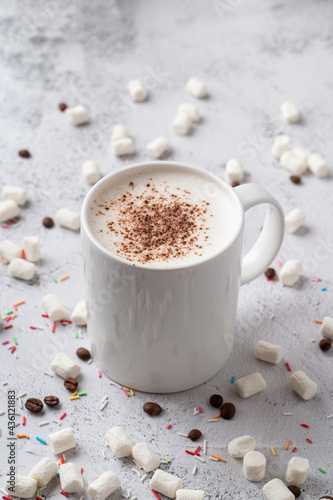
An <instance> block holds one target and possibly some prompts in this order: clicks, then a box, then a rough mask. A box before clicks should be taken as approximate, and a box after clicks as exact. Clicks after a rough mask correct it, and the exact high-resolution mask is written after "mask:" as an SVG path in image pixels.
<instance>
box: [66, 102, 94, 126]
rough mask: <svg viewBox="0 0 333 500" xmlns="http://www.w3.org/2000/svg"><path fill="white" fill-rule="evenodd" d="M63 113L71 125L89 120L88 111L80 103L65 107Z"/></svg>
mask: <svg viewBox="0 0 333 500" xmlns="http://www.w3.org/2000/svg"><path fill="white" fill-rule="evenodd" d="M65 114H66V116H67V118H68V121H69V123H71V124H72V125H82V124H83V123H87V122H89V115H88V111H87V109H86V108H85V107H84V106H82V104H79V105H78V106H74V107H73V108H67V109H65Z"/></svg>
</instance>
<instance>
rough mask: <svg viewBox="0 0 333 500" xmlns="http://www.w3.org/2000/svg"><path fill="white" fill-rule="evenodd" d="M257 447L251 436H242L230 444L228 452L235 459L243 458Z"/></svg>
mask: <svg viewBox="0 0 333 500" xmlns="http://www.w3.org/2000/svg"><path fill="white" fill-rule="evenodd" d="M255 447H256V440H255V439H254V438H253V437H251V436H240V437H237V438H235V439H233V440H232V441H230V443H229V444H228V452H229V453H230V455H231V456H232V457H233V458H242V457H244V456H245V455H246V453H248V452H249V451H253V450H254V449H255Z"/></svg>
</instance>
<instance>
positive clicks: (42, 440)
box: [36, 436, 46, 444]
mask: <svg viewBox="0 0 333 500" xmlns="http://www.w3.org/2000/svg"><path fill="white" fill-rule="evenodd" d="M36 439H37V441H39V442H40V443H43V444H46V441H44V439H42V438H40V437H38V436H36Z"/></svg>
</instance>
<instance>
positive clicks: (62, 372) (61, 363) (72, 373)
mask: <svg viewBox="0 0 333 500" xmlns="http://www.w3.org/2000/svg"><path fill="white" fill-rule="evenodd" d="M51 369H52V370H53V371H54V372H55V373H56V374H57V375H59V377H62V378H65V379H66V378H68V377H70V378H76V377H77V376H78V374H79V373H80V371H81V368H80V366H79V365H78V364H76V363H74V361H72V360H71V359H70V358H69V357H68V356H67V354H65V353H64V352H58V354H57V355H56V356H55V358H54V360H53V361H52V363H51Z"/></svg>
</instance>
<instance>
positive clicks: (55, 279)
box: [51, 274, 58, 283]
mask: <svg viewBox="0 0 333 500" xmlns="http://www.w3.org/2000/svg"><path fill="white" fill-rule="evenodd" d="M51 276H52V279H53V281H54V282H55V283H58V282H57V278H56V277H55V276H54V274H51Z"/></svg>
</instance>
